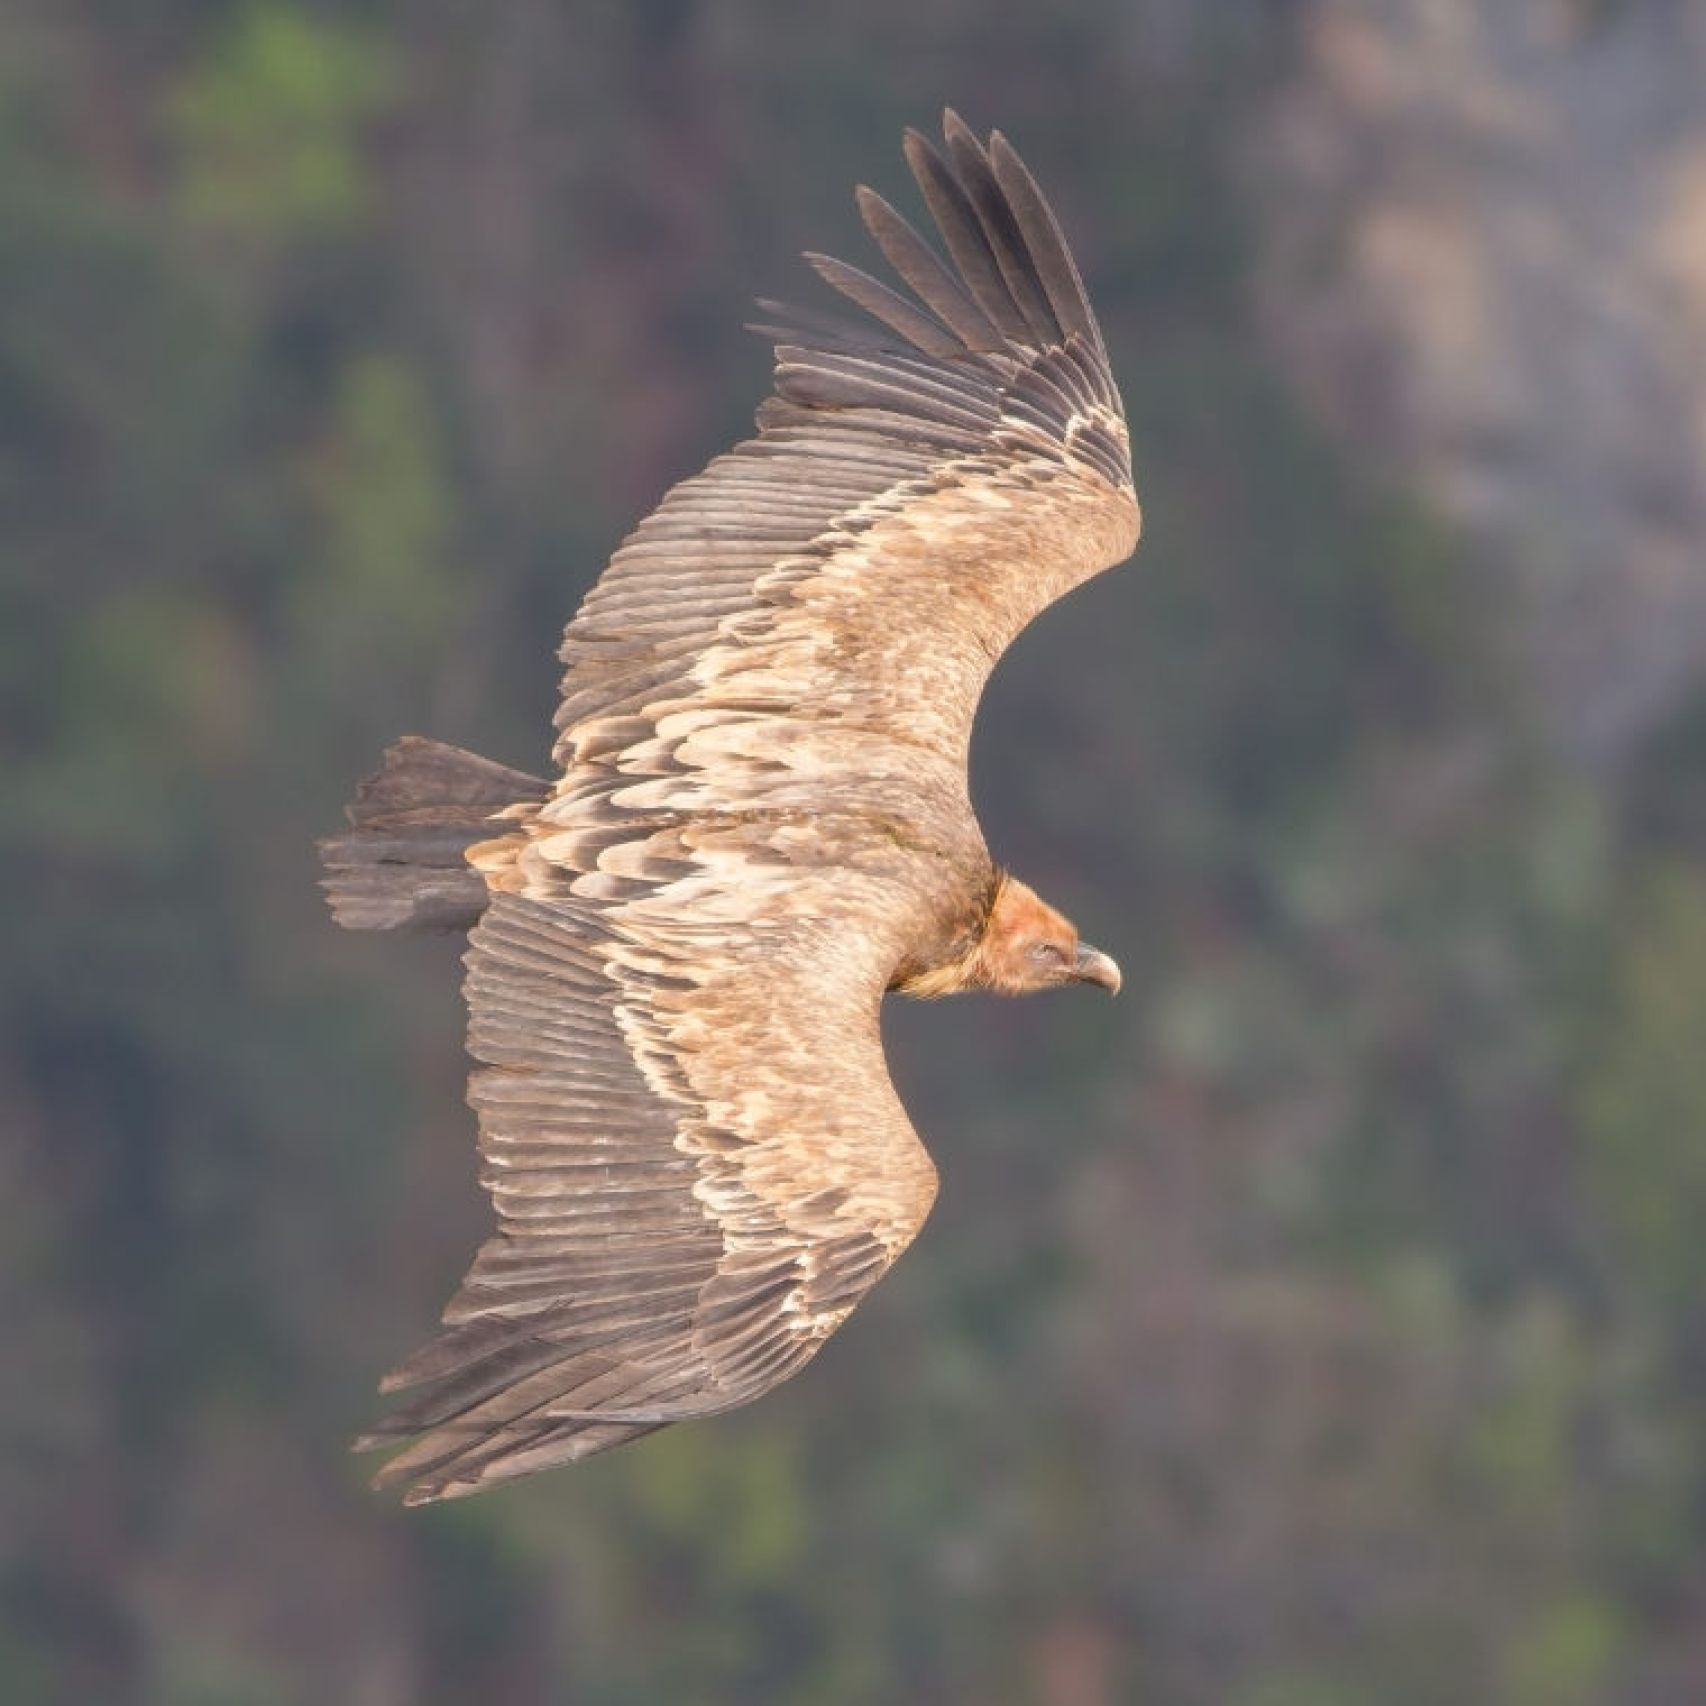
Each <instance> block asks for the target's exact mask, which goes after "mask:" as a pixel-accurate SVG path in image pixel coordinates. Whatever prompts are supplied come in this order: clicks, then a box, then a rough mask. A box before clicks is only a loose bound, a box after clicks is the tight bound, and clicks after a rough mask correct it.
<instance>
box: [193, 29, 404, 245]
mask: <svg viewBox="0 0 1706 1706" xmlns="http://www.w3.org/2000/svg"><path fill="white" fill-rule="evenodd" d="M397 88H398V75H397V71H396V67H395V62H394V59H393V56H392V54H391V52H390V50H389V46H388V44H386V43H384V42H383V41H382V40H380V39H378V38H376V37H374V36H372V35H371V34H369V33H367V32H365V31H362V30H360V29H357V28H354V27H351V26H350V25H347V24H341V23H334V22H332V21H330V20H329V19H322V18H319V17H317V16H316V15H315V14H314V13H313V12H311V11H309V10H308V9H306V8H305V7H303V6H300V5H296V4H292V3H290V0H251V3H250V4H248V5H246V6H245V7H243V8H242V9H241V10H239V11H237V12H236V13H235V14H234V15H233V17H232V18H231V20H230V22H229V23H228V24H227V25H226V26H225V27H224V29H223V30H222V31H221V32H220V33H219V34H218V36H217V38H216V39H215V41H214V42H213V44H212V46H211V47H210V49H209V51H208V53H207V55H206V57H205V58H204V59H202V60H201V62H200V63H198V64H197V65H195V66H194V67H193V68H192V69H191V70H190V71H188V72H187V73H186V74H185V75H184V77H183V79H182V80H181V82H180V83H179V84H178V86H177V88H176V89H175V91H174V92H173V93H172V95H171V97H170V98H169V100H168V102H167V104H166V117H167V121H168V125H169V128H170V131H171V134H172V138H173V140H174V142H175V143H176V145H177V148H178V150H179V154H180V160H181V163H180V167H179V177H178V186H177V194H178V202H179V206H180V209H181V211H182V213H183V216H184V218H185V219H186V220H187V221H189V223H190V224H191V225H193V226H196V227H199V228H201V229H204V230H206V231H208V232H212V233H218V234H221V235H224V236H229V237H233V238H250V239H256V238H258V239H264V240H267V241H275V242H276V241H288V240H291V239H303V238H315V237H325V236H329V235H333V234H336V233H339V232H347V231H350V230H352V229H353V228H354V227H355V226H356V225H357V223H358V222H359V221H360V220H361V219H362V218H363V217H364V216H365V215H366V214H367V213H368V211H369V210H370V208H371V207H372V205H373V193H374V192H373V185H372V181H371V171H370V167H369V163H368V159H367V156H366V154H365V153H364V151H363V149H362V147H361V142H362V135H363V132H364V130H365V129H366V128H367V127H368V126H369V125H371V123H372V122H373V120H374V119H375V118H376V117H378V116H380V115H381V114H382V113H383V112H384V111H385V110H386V108H387V107H388V106H389V104H390V103H391V102H392V101H393V100H394V98H395V96H396V93H397Z"/></svg>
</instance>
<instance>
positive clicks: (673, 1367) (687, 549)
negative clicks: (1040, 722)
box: [358, 113, 1139, 1500]
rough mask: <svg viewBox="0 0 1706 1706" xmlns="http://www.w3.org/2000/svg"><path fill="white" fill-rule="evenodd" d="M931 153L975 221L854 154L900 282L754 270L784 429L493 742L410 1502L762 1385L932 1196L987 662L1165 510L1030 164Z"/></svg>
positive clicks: (632, 569)
mask: <svg viewBox="0 0 1706 1706" xmlns="http://www.w3.org/2000/svg"><path fill="white" fill-rule="evenodd" d="M944 150H945V152H944ZM905 151H906V157H907V159H908V161H909V163H910V165H911V167H912V170H913V174H914V177H915V178H916V180H917V182H918V186H919V190H920V192H921V194H922V196H923V199H924V202H925V205H926V207H927V208H928V210H929V212H930V214H931V217H932V219H933V221H934V223H935V225H936V228H937V231H938V232H939V234H940V236H941V239H942V242H943V245H944V247H945V251H946V259H943V258H942V257H941V256H939V255H938V254H937V252H936V251H935V250H934V249H932V247H931V246H930V244H929V243H928V242H927V241H926V240H925V238H924V237H922V236H920V235H919V233H918V232H917V231H916V230H915V229H914V228H913V227H912V226H911V225H910V224H909V223H907V221H906V220H904V219H903V218H902V217H901V215H900V214H898V213H897V212H895V210H894V209H893V208H892V207H891V206H890V205H889V203H888V202H886V201H885V200H883V198H882V197H880V196H878V195H876V194H875V192H873V191H869V190H861V191H860V192H859V196H858V201H859V207H860V211H861V213H862V215H863V217H864V221H865V224H866V226H867V229H868V230H869V231H870V233H871V235H872V237H873V239H874V240H875V243H876V245H877V248H878V249H879V250H880V251H881V253H882V255H883V257H884V258H885V259H886V260H887V262H888V263H889V265H890V266H891V267H892V268H893V270H894V273H895V275H896V278H895V280H894V281H893V282H885V281H884V280H882V279H879V278H877V277H875V276H873V275H872V274H870V273H867V272H865V271H863V270H861V269H859V268H857V267H854V266H851V265H849V264H847V263H845V262H842V261H838V260H834V259H831V258H829V257H824V256H811V257H809V259H810V262H811V265H812V266H813V268H814V269H815V271H816V272H817V274H818V276H819V277H820V278H821V279H822V280H823V281H824V282H825V283H827V284H828V285H829V286H831V287H832V288H833V289H834V290H835V291H837V292H838V293H839V294H840V296H841V297H843V298H844V299H846V300H847V301H848V302H850V303H851V304H852V305H853V307H854V308H855V309H856V310H858V311H859V312H860V313H861V314H862V315H865V316H868V317H869V319H867V320H861V321H859V322H857V323H854V322H851V321H848V320H844V319H841V318H832V317H828V316H824V315H821V314H818V313H816V312H815V311H795V310H789V309H786V308H783V307H781V306H779V305H777V304H775V303H769V302H766V303H763V304H761V308H762V310H763V312H764V313H765V314H766V316H767V326H766V329H767V330H768V331H770V333H771V334H772V335H773V336H774V338H775V340H776V370H775V388H774V393H773V395H772V396H771V398H770V399H769V400H768V401H767V402H766V403H765V404H764V406H763V408H762V409H761V410H760V412H759V416H758V431H757V433H756V435H755V436H754V437H752V438H751V439H749V440H747V441H746V442H745V443H743V444H741V445H739V446H737V447H736V448H735V449H733V450H732V451H729V452H728V453H726V454H725V455H722V456H719V457H718V458H717V459H716V460H715V461H713V462H712V463H711V464H710V465H709V467H707V468H706V469H705V470H704V472H703V473H700V474H698V475H695V476H694V477H692V478H691V479H687V480H684V481H682V482H681V484H679V485H678V486H676V487H675V488H674V489H673V490H672V491H671V492H670V493H669V494H668V495H667V496H666V497H665V498H664V500H663V502H662V503H661V504H660V505H659V506H658V508H657V509H656V510H655V511H654V512H653V514H652V515H651V516H649V517H648V518H647V519H646V520H644V521H643V522H641V524H640V525H639V526H638V528H636V529H635V531H634V532H633V533H632V534H631V535H630V536H629V538H628V539H627V540H626V541H625V542H624V543H623V544H622V546H621V547H620V548H619V549H618V550H617V552H616V554H615V556H614V557H613V558H612V560H611V562H610V564H609V566H608V567H607V568H606V570H605V572H604V574H603V575H602V577H601V578H600V580H599V582H598V584H597V585H596V586H595V587H594V588H593V589H592V591H591V592H590V593H589V594H588V595H587V597H586V599H585V600H584V602H583V603H582V606H581V608H580V610H579V612H578V613H577V615H576V616H575V618H574V620H573V621H572V622H571V623H570V624H569V626H568V629H567V632H566V634H565V636H564V641H563V648H562V654H561V655H562V659H563V662H564V663H565V664H566V666H567V671H566V674H565V677H564V683H563V698H562V703H561V706H560V709H559V711H558V714H557V719H556V724H557V731H558V732H557V740H556V745H555V751H554V757H555V759H556V762H557V765H558V767H559V769H560V772H561V774H560V776H559V777H558V779H557V780H556V781H554V782H552V783H550V784H531V785H529V786H525V787H523V786H518V787H517V788H516V789H515V791H514V792H513V794H512V795H511V797H510V799H509V800H508V801H507V802H506V805H505V809H502V810H494V809H493V801H492V799H491V798H490V793H491V780H492V778H491V775H490V773H488V772H486V771H482V772H480V773H479V775H477V776H474V775H472V773H471V775H470V780H469V782H468V785H467V787H466V788H465V789H464V790H463V793H464V794H465V796H466V804H465V805H464V806H462V807H461V808H459V809H461V810H462V813H463V815H462V817H460V818H458V819H457V820H456V821H455V827H456V829H457V832H458V834H459V835H460V839H459V840H456V842H455V846H456V847H457V848H458V849H460V848H461V847H462V846H463V845H465V844H466V842H467V841H468V840H469V839H470V837H471V836H473V835H474V834H475V833H476V832H479V833H482V834H483V836H484V838H483V839H480V840H478V841H476V842H475V844H474V845H473V846H472V847H470V848H469V850H468V853H467V859H468V861H469V864H470V865H471V867H472V871H473V872H474V873H477V874H478V878H479V880H480V882H481V883H482V884H483V886H484V890H485V896H486V904H485V906H484V910H483V912H481V913H480V915H479V919H478V922H477V923H476V924H475V925H474V927H473V929H472V931H471V933H470V936H469V946H468V953H467V957H466V962H465V963H466V967H467V975H466V982H465V994H466V998H467V1003H468V1008H469V1014H470V1023H469V1050H470V1053H471V1054H472V1055H473V1056H474V1058H475V1060H476V1062H477V1063H478V1064H477V1069H476V1070H475V1072H474V1074H473V1077H472V1079H471V1082H470V1088H469V1100H470V1103H471V1104H472V1106H473V1108H474V1111H475V1113H476V1115H477V1117H478V1122H479V1129H480V1157H481V1180H482V1183H483V1184H484V1185H485V1187H486V1189H487V1191H488V1193H489V1195H490V1196H491V1199H492V1203H493V1207H494V1210H495V1212H496V1215H497V1222H498V1229H497V1232H496V1235H495V1236H494V1237H493V1238H492V1239H491V1240H490V1241H489V1242H488V1243H487V1244H486V1245H485V1247H484V1248H483V1249H482V1250H481V1251H480V1253H479V1255H478V1257H477V1259H476V1260H475V1262H474V1265H473V1267H472V1268H471V1269H470V1271H469V1273H468V1275H467V1277H466V1279H465V1280H464V1282H463V1284H462V1286H461V1288H460V1290H459V1291H458V1293H457V1294H456V1296H455V1297H454V1298H453V1299H452V1300H451V1303H450V1305H449V1306H448V1308H447V1309H446V1311H445V1327H444V1331H443V1332H442V1333H441V1334H440V1335H439V1336H438V1337H437V1338H435V1339H434V1340H432V1341H431V1342H430V1343H429V1344H427V1345H426V1346H425V1347H423V1349H422V1350H420V1351H419V1352H417V1353H416V1354H415V1355H414V1356H413V1357H411V1358H410V1359H409V1360H408V1361H407V1362H405V1363H404V1364H403V1365H402V1366H401V1367H400V1368H398V1369H397V1370H396V1371H395V1372H394V1373H393V1374H392V1376H390V1377H389V1378H388V1380H387V1381H386V1383H385V1388H386V1390H388V1391H395V1392H398V1393H400V1394H405V1396H404V1397H402V1399H401V1401H400V1402H399V1405H398V1407H397V1409H396V1410H395V1412H394V1413H393V1414H392V1415H391V1416H390V1418H389V1419H388V1420H387V1421H386V1422H385V1423H384V1424H382V1425H381V1426H380V1427H379V1428H377V1429H376V1430H375V1431H374V1432H373V1433H371V1434H369V1435H367V1436H365V1437H364V1439H363V1440H362V1441H360V1442H358V1443H360V1444H363V1445H369V1446H380V1445H385V1446H394V1445H397V1444H399V1443H402V1444H403V1449H402V1450H401V1451H399V1452H398V1453H397V1455H395V1456H394V1457H392V1458H391V1460H390V1461H389V1462H388V1463H387V1464H386V1465H385V1467H384V1468H383V1469H382V1470H381V1471H380V1479H381V1480H382V1481H383V1482H385V1483H387V1484H391V1483H397V1484H402V1485H406V1486H407V1487H408V1489H409V1490H408V1494H407V1497H408V1498H409V1499H411V1500H423V1499H434V1498H442V1497H449V1496H454V1495H458V1494H462V1493H467V1492H472V1491H474V1490H477V1489H478V1488H480V1487H484V1486H487V1485H490V1484H492V1483H494V1482H497V1481H501V1480H506V1479H511V1478H513V1477H515V1476H518V1475H525V1474H530V1473H533V1472H534V1471H536V1470H539V1469H543V1468H548V1467H551V1466H553V1465H556V1464H559V1463H565V1462H570V1461H573V1460H575V1459H577V1458H580V1457H584V1456H587V1455H589V1454H590V1453H592V1452H595V1451H600V1450H603V1449H605V1448H607V1447H609V1446H612V1445H617V1444H620V1443H622V1442H623V1441H625V1440H628V1439H633V1438H637V1437H639V1436H640V1435H642V1434H644V1433H647V1432H649V1431H651V1430H652V1429H654V1428H657V1427H661V1426H663V1425H665V1424H666V1423H669V1422H673V1421H677V1420H681V1419H683V1418H686V1417H691V1416H701V1415H708V1414H712V1413H714V1412H716V1411H719V1410H724V1409H728V1408H730V1407H732V1406H734V1405H737V1404H741V1403H745V1402H746V1401H748V1400H749V1399H751V1398H753V1397H755V1396H756V1395H757V1394H759V1393H760V1392H762V1391H764V1390H766V1389H767V1388H769V1387H771V1386H773V1385H775V1384H776V1383H777V1382H778V1381H780V1380H782V1379H784V1378H786V1377H787V1376H789V1375H791V1374H792V1373H794V1372H795V1371H797V1370H798V1369H799V1368H801V1367H803V1366H804V1364H805V1363H806V1362H807V1361H809V1360H810V1358H811V1357H812V1356H813V1355H814V1354H815V1353H816V1351H817V1349H818V1348H819V1347H820V1346H821V1344H822V1343H823V1342H824V1340H825V1339H826V1338H827V1337H828V1335H829V1334H830V1333H831V1332H833V1331H834V1329H835V1327H836V1326H837V1325H838V1324H839V1323H840V1322H841V1321H842V1320H843V1319H844V1318H845V1316H846V1315H847V1313H848V1312H849V1311H850V1310H851V1309H852V1308H853V1307H854V1306H855V1305H856V1304H857V1302H858V1301H859V1299H860V1298H861V1297H862V1296H863V1295H864V1294H865V1293H866V1292H867V1291H868V1290H869V1288H870V1287H871V1286H872V1285H873V1284H874V1283H875V1282H876V1280H877V1279H878V1278H879V1277H880V1275H881V1274H882V1273H883V1272H884V1271H885V1269H886V1268H887V1267H888V1265H889V1264H890V1263H891V1262H892V1261H893V1260H894V1259H895V1257H896V1256H897V1255H898V1254H899V1253H900V1251H901V1250H902V1249H904V1248H905V1246H906V1245H907V1243H908V1242H910V1240H911V1239H912V1237H913V1236H914V1235H915V1234H916V1232H917V1231H918V1228H919V1226H920V1225H921V1224H922V1222H923V1220H924V1217H925V1215H926V1213H927V1212H928V1209H929V1206H930V1203H931V1200H932V1198H933V1195H934V1191H935V1173H934V1170H933V1168H932V1167H931V1165H930V1162H929V1159H928V1157H927V1156H926V1155H925V1153H924V1150H923V1148H922V1147H921V1145H920V1144H919V1142H918V1140H917V1137H916V1136H915V1134H914V1133H913V1130H912V1127H911V1125H910V1123H909V1122H908V1120H907V1117H906V1114H905V1112H904V1110H903V1109H902V1107H901V1105H900V1103H899V1101H898V1099H897V1098H896V1096H895V1093H894V1090H893V1088H892V1086H891V1084H890V1082H889V1078H888V1074H887V1070H886V1067H885V1065H884V1061H883V1055H882V1044H881V1039H880V1035H879V1030H878V1010H879V1007H880V1003H881V1001H882V997H883V995H884V992H885V991H886V990H888V989H891V988H893V987H895V986H896V985H897V984H898V983H900V982H902V981H905V979H906V978H907V977H908V976H911V975H912V974H914V973H916V972H917V971H919V970H920V969H928V968H931V967H937V966H943V965H948V964H951V963H957V960H958V959H960V958H963V956H964V955H965V954H966V953H967V952H968V950H969V948H970V946H971V945H972V944H974V943H975V941H976V940H977V937H978V933H979V931H980V930H981V929H982V927H983V924H984V921H985V920H986V918H987V916H988V913H989V908H990V906H991V904H992V896H993V895H994V893H995V892H996V890H997V887H998V884H999V877H998V873H997V872H996V870H995V867H994V865H993V864H992V862H991V860H990V857H989V854H988V851H987V849H986V847H985V845H984V841H983V837H982V834H981V832H980V831H979V829H978V826H977V822H976V819H975V817H974V815H973V813H972V809H971V805H970V801H969V799H968V796H967V782H966V758H967V748H968V745H969V740H970V733H971V726H972V720H973V717H974V715H975V712H976V707H977V701H978V697H979V695H980V693H981V692H982V689H983V685H984V682H985V680H986V679H987V677H988V674H989V672H990V670H991V669H992V668H993V666H994V664H995V661H996V660H997V659H998V658H999V657H1000V655H1001V653H1002V652H1003V651H1004V650H1005V648H1006V647H1007V646H1008V645H1009V644H1010V643H1011V641H1012V640H1013V639H1014V637H1015V636H1016V635H1017V634H1018V633H1019V631H1020V630H1021V629H1022V628H1023V627H1024V626H1025V624H1026V623H1027V622H1029V621H1030V620H1031V618H1032V617H1034V616H1035V615H1036V614H1037V613H1038V612H1039V611H1041V610H1042V609H1043V608H1045V607H1046V606H1047V605H1048V604H1050V603H1051V602H1053V601H1054V600H1055V599H1057V598H1059V597H1061V596H1062V595H1063V594H1065V593H1066V592H1068V591H1070V590H1071V589H1072V588H1073V587H1075V586H1077V585H1078V584H1079V583H1080V582H1082V581H1084V580H1086V579H1088V578H1089V577H1090V576H1092V575H1093V574H1095V573H1097V572H1098V571H1100V570H1102V569H1104V568H1107V567H1109V566H1110V565H1112V564H1113V563H1116V562H1118V561H1120V560H1121V559H1122V558H1124V557H1125V556H1126V555H1128V554H1129V552H1130V551H1131V549H1132V548H1133V546H1134V545H1135V544H1136V541H1137V534H1138V527H1139V515H1138V506H1137V500H1136V496H1135V493H1134V491H1133V487H1132V478H1131V465H1130V455H1129V445H1128V440H1127V435H1126V429H1125V422H1124V417H1123V413H1122V410H1121V405H1120V400H1119V395H1118V392H1117V390H1116V388H1115V385H1114V382H1113V378H1112V375H1111V373H1110V371H1109V367H1108V362H1107V357H1106V353H1105V350H1104V347H1103V343H1102V336H1101V332H1100V330H1099V329H1098V327H1097V325H1096V321H1095V317H1094V315H1093V314H1092V312H1091V309H1090V306H1089V302H1088V300H1087V298H1086V296H1085V294H1084V288H1083V284H1082V281H1081V280H1080V278H1079V275H1078V271H1077V269H1076V267H1075V266H1074V264H1073V261H1072V258H1071V255H1070V253H1069V251H1068V250H1067V248H1066V245H1065V242H1064V240H1063V239H1062V237H1061V234H1060V229H1059V226H1058V225H1057V224H1056V222H1055V220H1054V216H1053V215H1052V213H1050V211H1049V209H1048V206H1047V204H1046V202H1044V200H1043V199H1042V196H1041V194H1040V192H1039V191H1038V190H1037V188H1036V185H1035V182H1034V180H1033V179H1032V178H1031V176H1030V174H1029V173H1028V172H1027V171H1026V170H1025V169H1024V167H1023V165H1022V164H1020V162H1019V160H1018V157H1017V155H1015V154H1014V153H1013V151H1012V149H1011V148H1010V147H1009V146H1008V144H1007V143H1006V142H1005V141H1004V139H1002V138H1001V137H1000V136H999V135H997V136H995V137H993V138H992V139H991V141H990V143H989V144H988V145H987V146H986V145H985V144H983V143H981V142H979V141H978V140H977V139H976V138H975V137H974V136H973V135H972V133H971V132H970V131H969V130H968V129H967V128H966V127H965V125H964V124H963V123H961V121H960V120H959V119H958V118H957V117H956V116H955V115H953V114H951V113H950V114H948V115H947V118H946V120H945V125H944V145H943V150H939V149H937V148H936V147H934V146H933V145H931V144H930V143H928V142H926V141H925V140H924V139H923V138H922V137H920V136H918V135H917V134H916V133H909V135H908V137H907V139H906V145H905ZM908 292H910V295H909V294H907V293H908ZM445 750H448V749H445ZM463 756H466V755H463ZM471 762H472V763H474V764H482V763H483V762H484V761H480V760H471ZM493 768H494V769H495V767H493ZM528 780H529V779H526V778H522V779H521V781H522V782H524V783H525V782H528ZM470 814H471V815H470ZM381 827H388V825H385V826H381Z"/></svg>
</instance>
